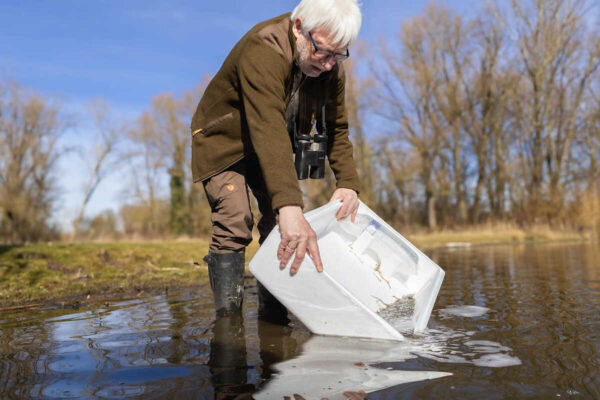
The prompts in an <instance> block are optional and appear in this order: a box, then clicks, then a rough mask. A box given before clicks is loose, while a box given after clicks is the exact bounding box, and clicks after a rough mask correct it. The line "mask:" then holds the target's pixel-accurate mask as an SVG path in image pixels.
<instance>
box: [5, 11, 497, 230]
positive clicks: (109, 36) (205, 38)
mask: <svg viewBox="0 0 600 400" xmlns="http://www.w3.org/2000/svg"><path fill="white" fill-rule="evenodd" d="M485 2H486V0H438V1H437V3H438V4H443V5H445V6H447V7H449V8H450V9H452V10H453V11H454V12H456V13H458V14H467V13H470V12H472V11H473V10H474V9H477V8H480V7H483V6H484V4H485ZM296 4H297V0H261V1H254V0H246V1H238V0H221V1H205V0H194V1H193V0H185V1H177V0H174V1H169V2H165V1H156V0H144V1H141V0H96V1H89V0H45V1H33V0H14V1H13V0H2V3H1V5H0V79H6V78H12V79H15V80H17V81H18V82H19V83H20V84H21V85H23V86H25V87H27V88H32V89H34V90H36V91H38V92H40V93H42V94H44V95H46V96H51V97H55V98H59V99H60V101H61V103H62V104H63V105H64V107H65V109H66V110H68V111H69V112H72V113H73V114H76V115H81V116H82V118H84V119H85V116H84V114H85V113H84V110H85V108H84V105H85V104H86V103H87V102H90V101H93V100H94V99H97V98H102V99H104V100H105V101H106V102H107V103H108V104H109V105H110V106H111V109H112V110H113V111H114V112H115V113H116V114H117V115H119V116H120V117H122V118H124V119H128V118H129V119H135V118H136V117H137V116H139V115H140V114H141V112H142V111H144V110H146V109H148V108H149V105H150V100H151V98H152V97H153V96H155V95H157V94H160V93H168V92H171V93H173V94H175V95H178V94H180V93H182V92H183V91H185V90H188V89H191V88H193V87H194V86H195V85H197V84H198V83H199V82H200V81H201V79H202V78H203V77H204V76H206V75H207V74H209V75H214V74H215V73H216V71H217V70H218V69H219V67H220V65H221V63H222V62H223V60H224V59H225V57H226V56H227V54H228V53H229V51H230V50H231V48H232V47H233V46H234V45H235V43H236V42H237V41H238V40H239V39H240V38H241V37H242V36H243V34H244V33H245V32H246V31H248V30H249V29H250V28H251V27H252V26H253V25H255V24H256V23H258V22H260V21H263V20H266V19H269V18H272V17H274V16H277V15H280V14H283V13H285V12H289V11H291V10H292V9H293V8H294V7H295V6H296ZM427 4H428V2H427V1H418V0H413V1H409V0H364V1H363V2H362V5H361V10H362V13H363V21H362V27H361V31H360V34H359V40H361V41H364V42H366V43H367V49H368V44H369V43H372V44H375V43H377V41H379V40H381V38H385V39H386V40H390V39H393V37H394V36H396V35H397V34H398V32H399V29H400V26H401V23H402V22H403V21H405V20H406V19H408V18H411V17H413V16H416V15H420V14H421V13H422V12H423V10H424V9H425V7H426V5H427ZM93 134H94V132H93V130H92V129H91V128H90V124H89V123H86V122H85V121H83V122H82V123H80V124H78V125H77V126H76V127H74V128H73V129H70V130H69V132H67V133H66V134H65V135H64V137H63V139H62V140H63V143H62V144H63V145H64V146H75V147H78V148H80V149H82V151H83V153H85V151H86V145H87V144H89V143H90V142H91V141H90V138H91V137H92V135H93ZM80 153H81V152H80ZM80 153H78V154H80ZM78 154H75V153H73V155H71V156H69V157H66V158H65V159H63V161H62V163H61V165H60V166H59V168H60V173H59V174H58V175H59V177H60V178H59V180H60V187H61V194H60V201H59V202H58V206H57V210H56V220H57V221H58V222H59V223H61V225H62V226H63V227H64V228H67V229H68V224H69V221H70V220H72V219H73V217H74V213H75V210H76V209H77V207H78V205H79V204H80V202H81V199H82V196H83V185H84V183H83V181H84V178H85V174H84V172H83V171H85V168H83V166H84V160H83V159H82V157H80V155H78ZM122 182H123V179H122V177H119V176H118V173H115V174H112V175H110V176H109V177H108V178H107V179H106V180H105V181H103V182H102V183H101V185H100V186H99V188H98V190H97V193H96V194H95V195H94V197H93V198H92V200H91V202H90V204H89V206H88V208H87V214H88V215H94V214H96V213H98V212H100V211H102V210H104V209H107V208H111V209H113V210H114V211H117V210H118V206H119V204H120V203H121V202H122V198H121V197H120V193H121V192H122V189H123V188H122V187H120V185H122Z"/></svg>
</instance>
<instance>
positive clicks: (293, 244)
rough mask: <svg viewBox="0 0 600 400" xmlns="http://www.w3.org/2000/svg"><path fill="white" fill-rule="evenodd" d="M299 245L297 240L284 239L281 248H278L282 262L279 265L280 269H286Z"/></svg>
mask: <svg viewBox="0 0 600 400" xmlns="http://www.w3.org/2000/svg"><path fill="white" fill-rule="evenodd" d="M298 243H299V242H297V241H296V240H286V239H282V240H281V243H280V244H279V247H278V248H277V258H279V259H280V260H281V261H280V263H279V268H281V269H284V268H285V266H286V265H287V263H288V261H289V260H290V258H291V257H292V254H294V251H296V249H297V248H298Z"/></svg>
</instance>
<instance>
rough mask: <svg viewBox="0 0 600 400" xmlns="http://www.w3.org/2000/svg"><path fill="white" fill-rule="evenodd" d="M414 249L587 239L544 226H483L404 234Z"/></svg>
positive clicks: (570, 232)
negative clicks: (526, 227)
mask: <svg viewBox="0 0 600 400" xmlns="http://www.w3.org/2000/svg"><path fill="white" fill-rule="evenodd" d="M407 239H409V240H410V241H411V242H412V243H414V244H415V245H416V246H417V247H435V246H442V245H447V246H461V245H472V244H492V243H521V242H543V241H556V240H587V239H589V237H588V235H587V234H581V233H578V232H573V231H558V230H556V229H552V228H550V227H549V226H547V225H538V226H534V227H530V228H528V229H523V228H519V227H517V226H515V225H512V224H493V225H491V224H486V225H479V226H473V227H469V228H464V229H457V230H440V231H434V232H423V233H413V234H409V235H407Z"/></svg>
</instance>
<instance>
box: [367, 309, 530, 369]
mask: <svg viewBox="0 0 600 400" xmlns="http://www.w3.org/2000/svg"><path fill="white" fill-rule="evenodd" d="M413 309H414V299H413V298H411V297H404V298H402V299H398V301H396V302H395V303H393V304H391V305H390V306H388V307H386V308H385V309H383V310H381V311H379V312H378V314H379V316H381V317H382V318H383V319H385V320H386V321H387V322H388V323H389V324H390V325H392V326H393V327H394V328H396V329H397V330H398V331H400V332H401V333H402V334H403V335H405V336H406V337H407V341H408V342H409V343H410V345H412V346H414V349H413V354H417V355H419V356H422V357H425V358H429V359H431V360H435V361H439V362H443V363H456V364H472V365H476V366H479V367H492V368H498V367H508V366H512V365H520V364H521V360H519V358H517V357H514V356H513V355H511V354H510V353H511V351H512V349H510V348H509V347H507V346H504V345H502V344H500V343H497V342H493V341H490V340H475V338H474V336H476V334H477V332H474V331H461V330H453V329H449V328H439V329H428V330H426V331H425V332H422V333H421V334H419V335H411V332H410V330H407V328H408V327H410V319H411V316H412V311H413ZM489 311H491V310H490V309H489V308H487V307H480V306H471V305H462V306H458V305H456V306H448V307H446V308H444V309H442V310H440V311H439V315H441V316H442V318H453V317H462V318H475V317H481V316H483V315H485V314H487V313H488V312H489Z"/></svg>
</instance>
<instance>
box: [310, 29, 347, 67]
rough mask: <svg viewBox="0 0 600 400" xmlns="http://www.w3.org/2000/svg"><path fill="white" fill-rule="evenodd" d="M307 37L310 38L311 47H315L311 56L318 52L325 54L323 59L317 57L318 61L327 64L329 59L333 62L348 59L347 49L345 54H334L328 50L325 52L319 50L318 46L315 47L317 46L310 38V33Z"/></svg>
mask: <svg viewBox="0 0 600 400" xmlns="http://www.w3.org/2000/svg"><path fill="white" fill-rule="evenodd" d="M308 37H310V41H311V42H312V44H313V46H314V47H315V51H314V52H313V54H315V55H316V54H317V52H318V51H320V52H323V53H326V54H327V55H326V56H324V57H319V59H320V60H321V61H325V62H327V61H328V60H329V59H330V58H333V59H334V60H335V62H339V63H341V62H343V61H344V60H346V59H347V58H348V57H350V51H349V50H348V49H346V54H344V53H336V52H334V51H329V50H325V49H321V48H319V46H317V44H316V43H315V39H313V37H312V33H310V32H308Z"/></svg>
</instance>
